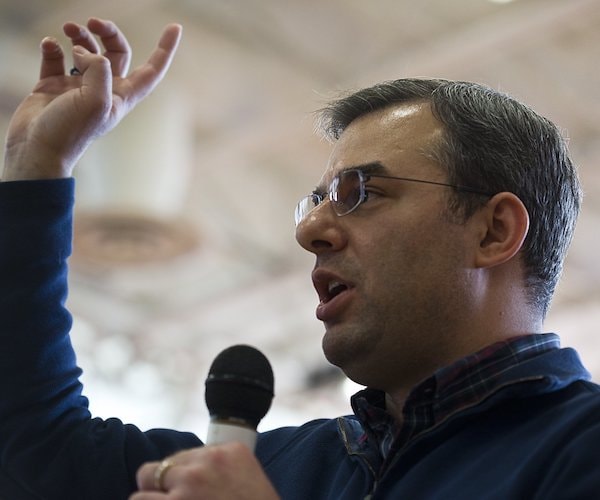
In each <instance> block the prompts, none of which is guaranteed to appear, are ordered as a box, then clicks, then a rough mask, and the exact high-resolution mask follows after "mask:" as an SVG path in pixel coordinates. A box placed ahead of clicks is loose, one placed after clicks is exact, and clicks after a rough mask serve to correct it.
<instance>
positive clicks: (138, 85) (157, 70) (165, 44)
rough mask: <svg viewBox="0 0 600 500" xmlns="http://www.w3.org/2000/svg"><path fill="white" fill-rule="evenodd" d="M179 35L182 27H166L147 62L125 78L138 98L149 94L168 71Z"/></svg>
mask: <svg viewBox="0 0 600 500" xmlns="http://www.w3.org/2000/svg"><path fill="white" fill-rule="evenodd" d="M181 33H182V27H181V25H179V24H169V25H168V26H166V27H165V29H164V30H163V33H162V35H161V37H160V40H159V41H158V46H157V47H156V49H155V50H154V52H152V54H151V55H150V58H149V59H148V61H147V62H146V63H145V64H143V65H141V66H139V67H138V68H136V69H135V70H134V71H133V72H132V73H131V74H130V75H129V77H128V78H127V80H128V81H129V82H130V84H131V86H132V87H133V89H134V91H135V94H136V95H137V96H138V97H139V98H142V97H144V96H146V95H147V94H148V93H150V92H151V91H152V89H153V88H154V87H155V86H156V85H157V84H158V83H159V82H160V80H161V79H162V77H163V76H164V74H165V73H166V72H167V70H168V69H169V66H170V65H171V62H172V60H173V56H174V55H175V52H176V51H177V47H178V46H179V41H180V40H181Z"/></svg>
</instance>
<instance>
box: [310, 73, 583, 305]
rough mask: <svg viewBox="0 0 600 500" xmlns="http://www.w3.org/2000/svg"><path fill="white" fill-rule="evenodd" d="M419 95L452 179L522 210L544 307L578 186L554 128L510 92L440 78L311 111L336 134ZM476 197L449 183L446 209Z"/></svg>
mask: <svg viewBox="0 0 600 500" xmlns="http://www.w3.org/2000/svg"><path fill="white" fill-rule="evenodd" d="M409 101H426V102H429V103H430V105H431V109H432V111H433V114H434V116H435V117H436V118H437V119H438V120H439V121H440V122H441V123H442V125H443V127H444V136H443V138H442V139H441V141H440V143H439V144H438V145H437V148H436V149H437V150H436V151H432V152H431V154H432V155H433V156H434V157H435V159H436V160H437V161H438V162H439V163H440V164H441V165H442V166H444V167H445V168H446V169H447V170H448V176H449V180H450V182H451V183H453V184H457V185H465V186H470V187H472V188H475V189H478V190H481V191H483V192H491V193H499V192H502V191H509V192H511V193H514V194H515V195H517V196H518V197H519V198H520V199H521V201H522V202H523V204H524V205H525V207H526V208H527V211H528V212H529V217H530V227H529V233H528V234H527V238H526V240H525V242H524V244H523V248H522V255H523V263H524V267H525V283H526V286H527V290H528V297H529V300H530V302H531V303H532V304H533V305H534V306H536V307H538V308H539V310H540V312H541V314H542V315H545V314H546V312H547V309H548V307H549V304H550V301H551V299H552V296H553V294H554V290H555V288H556V284H557V283H558V280H559V278H560V274H561V272H562V268H563V261H564V258H565V255H566V252H567V249H568V247H569V244H570V242H571V239H572V236H573V231H574V229H575V223H576V220H577V216H578V214H579V208H580V204H581V188H580V185H579V180H578V177H577V172H576V169H575V167H574V165H573V162H572V161H571V159H570V157H569V153H568V150H567V146H566V142H565V140H564V139H563V137H562V135H561V132H560V130H559V129H558V128H557V127H556V125H554V124H553V123H552V122H551V121H550V120H548V119H546V118H544V117H543V116H540V115H539V114H537V113H536V112H535V111H533V110H532V109H531V108H530V107H528V106H526V105H524V104H522V103H521V102H519V101H517V100H516V99H514V98H512V97H510V96H508V95H506V94H504V93H502V92H498V91H496V90H494V89H492V88H489V87H486V86H484V85H480V84H475V83H471V82H460V81H449V80H441V79H414V78H409V79H400V80H394V81H389V82H383V83H380V84H377V85H375V86H373V87H369V88H366V89H363V90H359V91H357V92H354V93H351V94H349V95H346V96H344V97H341V98H339V99H337V100H335V101H333V102H331V103H330V104H329V105H327V106H326V107H325V108H323V109H321V110H319V112H318V121H317V124H318V127H319V129H320V130H321V132H322V133H323V134H324V135H325V136H326V137H327V138H329V139H331V140H337V139H338V138H339V137H340V135H341V134H342V133H343V131H344V130H345V128H346V127H347V126H348V125H349V124H350V123H351V122H352V121H353V120H355V119H356V118H358V117H360V116H362V115H365V114H368V113H370V112H372V111H375V110H379V109H382V108H385V107H387V106H390V105H394V104H398V103H403V102H409ZM481 202H482V200H481V198H480V197H476V196H471V195H469V194H465V193H462V192H459V191H454V192H453V196H452V201H451V209H452V212H453V213H456V214H459V215H460V216H461V217H462V218H463V220H466V219H467V218H468V217H469V216H470V215H472V214H473V213H474V211H475V210H476V209H477V207H478V206H480V205H481Z"/></svg>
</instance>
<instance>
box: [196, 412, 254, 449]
mask: <svg viewBox="0 0 600 500" xmlns="http://www.w3.org/2000/svg"><path fill="white" fill-rule="evenodd" d="M256 435H257V434H256V429H254V428H252V427H251V426H248V425H244V424H241V423H239V422H232V421H230V420H219V419H214V420H211V421H210V423H209V424H208V432H207V436H206V444H207V445H211V444H224V443H230V442H232V441H239V442H241V443H243V444H245V445H246V446H247V447H248V448H250V449H251V450H252V451H254V447H255V446H256Z"/></svg>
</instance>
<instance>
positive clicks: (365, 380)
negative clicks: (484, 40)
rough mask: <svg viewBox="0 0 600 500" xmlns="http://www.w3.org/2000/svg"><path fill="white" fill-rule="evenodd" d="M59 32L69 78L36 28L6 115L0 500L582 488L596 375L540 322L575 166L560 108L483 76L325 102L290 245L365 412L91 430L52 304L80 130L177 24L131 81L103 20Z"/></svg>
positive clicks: (593, 435) (117, 114) (504, 493)
mask: <svg viewBox="0 0 600 500" xmlns="http://www.w3.org/2000/svg"><path fill="white" fill-rule="evenodd" d="M90 32H91V33H93V34H96V35H98V36H99V37H100V38H101V39H102V41H103V43H104V46H105V48H106V49H107V52H106V54H105V57H103V56H100V55H99V54H98V52H99V47H98V46H97V45H96V42H95V41H94V40H93V37H92V35H91V34H90ZM65 33H66V34H67V35H68V36H69V37H70V38H71V39H72V40H73V43H74V44H76V45H77V46H81V47H82V48H83V50H82V49H80V48H77V47H76V48H75V49H74V61H75V66H76V67H77V69H78V71H77V72H75V73H76V74H75V75H72V76H66V75H65V65H64V61H63V55H62V52H60V50H59V48H58V45H57V44H56V42H54V41H52V40H45V41H44V42H43V44H42V71H41V76H42V79H41V80H40V83H39V84H38V86H37V89H36V91H34V93H33V94H32V95H31V96H29V97H28V98H27V99H26V100H25V101H24V103H23V104H22V105H21V107H20V108H19V110H17V112H16V114H15V117H14V118H13V121H12V123H11V126H10V129H9V134H8V139H7V150H6V162H5V171H4V172H5V173H4V175H3V177H2V180H3V181H13V182H3V183H1V184H0V230H1V231H2V234H3V236H2V244H1V245H0V266H1V269H0V271H1V272H2V276H3V282H2V295H1V297H2V299H1V300H2V303H1V304H2V306H1V308H0V314H1V316H2V318H3V321H4V325H3V326H2V331H1V334H2V335H3V345H4V346H6V349H4V350H3V352H2V355H1V356H2V358H1V363H0V367H1V368H0V369H2V370H3V371H2V373H1V374H0V375H3V376H2V378H1V380H3V381H4V386H3V392H2V393H3V397H2V401H1V402H0V446H1V447H2V448H1V452H2V453H1V455H0V456H1V460H2V462H1V469H0V494H2V495H5V496H7V497H8V498H24V499H25V498H51V499H54V498H61V499H69V498H74V499H75V498H126V497H127V496H128V495H130V494H131V497H130V498H131V499H135V500H144V499H145V500H152V499H161V498H179V499H181V498H186V499H190V500H191V499H196V498H198V499H200V498H227V499H231V498H249V499H256V498H261V499H269V498H277V497H278V496H279V497H281V498H284V499H288V498H298V499H307V498H310V499H317V498H330V499H334V498H335V499H340V498H357V499H358V498H374V499H375V498H411V499H455V498H456V499H471V498H477V499H485V498H489V499H513V498H522V499H544V500H546V499H567V498H573V499H575V498H577V499H586V498H594V497H595V495H596V494H597V491H600V489H599V488H600V474H598V470H597V469H598V465H597V464H598V463H599V461H598V459H599V458H600V456H599V455H600V452H598V451H597V449H598V448H597V443H598V440H599V438H600V422H599V420H598V418H597V415H598V411H599V410H600V396H598V392H599V391H598V386H596V385H595V384H592V383H591V382H589V381H588V379H589V374H588V373H587V372H586V370H585V369H584V368H583V367H582V366H581V363H580V362H579V359H578V356H577V354H576V353H575V352H574V351H572V350H570V349H559V347H558V338H557V337H556V336H555V335H553V334H542V333H540V332H541V331H542V323H543V319H544V316H545V314H546V311H547V308H548V305H549V302H550V299H551V297H552V293H553V291H554V288H555V285H556V283H557V280H558V278H559V275H560V271H561V268H562V261H563V258H564V254H565V252H566V250H567V247H568V244H569V242H570V239H571V236H572V232H573V228H574V224H575V219H576V216H577V212H578V209H579V198H580V193H579V186H578V181H577V177H576V174H575V171H574V168H573V166H572V164H571V161H570V159H569V157H568V155H567V151H566V147H565V145H564V142H563V141H562V139H561V138H560V135H559V134H558V131H557V130H556V128H555V127H554V126H553V125H552V124H551V123H550V122H548V121H547V120H545V119H544V118H542V117H540V116H538V115H536V114H535V113H533V111H531V110H530V109H528V108H527V107H525V106H523V105H522V104H519V103H517V102H516V101H514V100H513V99H510V98H509V97H507V96H504V95H502V94H499V93H497V92H494V91H492V90H490V89H487V88H484V87H481V86H478V85H474V84H467V83H456V82H446V81H441V80H398V81H396V82H389V83H385V84H381V85H378V86H375V87H373V88H370V89H365V90H363V91H360V92H358V93H357V94H354V95H352V96H350V97H348V98H345V99H342V100H340V101H338V102H336V103H334V104H332V105H331V106H330V107H328V108H327V109H325V110H324V111H323V112H322V121H323V127H324V129H325V131H326V132H327V133H328V134H329V136H330V137H332V138H333V139H334V140H335V144H334V147H333V151H332V154H331V157H330V160H329V163H328V165H327V168H326V170H325V173H324V175H323V177H322V179H321V181H320V183H319V185H318V186H317V188H316V189H315V191H314V192H313V193H311V194H310V195H309V196H307V197H306V198H305V199H303V200H301V202H300V203H299V204H298V207H297V210H296V222H297V239H298V242H299V243H300V244H301V245H302V246H303V247H304V248H305V249H307V250H308V251H310V252H312V253H314V254H315V258H316V262H315V268H314V271H313V281H314V285H315V288H316V290H317V293H318V296H319V299H320V303H319V305H318V307H317V317H318V318H319V319H320V320H321V321H322V322H323V324H324V325H325V335H324V337H323V350H324V353H325V356H326V357H327V359H328V360H329V361H330V362H332V363H333V364H335V365H337V366H339V367H341V368H342V369H343V370H344V372H345V373H346V374H347V375H348V376H349V377H350V378H352V379H353V380H355V381H357V382H359V383H361V384H364V385H366V386H368V389H366V390H365V391H361V392H360V393H358V394H357V395H355V396H354V398H353V408H354V411H355V415H353V416H349V417H341V418H339V419H335V420H317V421H312V422H308V423H307V424H305V425H303V426H301V427H299V428H285V429H276V430H273V431H270V432H266V433H263V434H261V435H260V436H259V438H258V443H257V449H256V456H254V455H253V454H252V453H250V451H249V450H247V449H246V448H244V447H243V445H241V444H236V443H232V444H228V445H220V446H209V447H200V445H201V443H200V441H199V440H198V438H196V437H195V436H192V435H189V434H184V433H176V432H175V431H167V430H154V431H149V432H146V433H143V432H141V431H139V430H138V429H137V428H135V427H133V426H126V425H123V424H122V423H121V422H120V421H118V420H115V419H111V420H108V421H101V420H99V419H94V420H90V416H89V413H88V411H87V407H86V401H85V399H84V398H83V397H82V396H81V387H80V385H79V383H78V382H77V377H78V375H79V371H78V369H77V367H76V365H75V361H74V355H73V352H72V349H71V347H70V344H69V340H68V328H69V317H68V313H67V312H66V311H65V310H64V309H63V308H62V301H63V300H64V296H65V293H66V267H65V263H64V260H65V258H66V256H67V255H68V252H69V245H70V227H71V226H70V213H71V212H70V211H71V208H72V199H71V197H72V188H73V182H72V180H71V179H69V177H70V175H71V170H72V168H73V166H74V164H75V162H76V161H77V159H78V158H79V157H80V155H81V154H82V153H83V150H84V149H85V147H86V146H87V145H88V144H89V142H90V141H91V140H92V139H93V138H95V137H96V136H98V135H99V134H101V133H104V132H106V131H107V130H109V129H110V128H112V127H113V126H114V125H116V123H117V122H118V120H119V119H120V118H121V117H122V116H123V115H124V114H125V113H126V112H128V111H129V110H130V109H131V108H132V107H133V105H134V104H135V103H136V102H137V101H138V100H139V99H140V98H141V97H143V96H144V95H146V94H147V93H148V92H149V90H150V89H151V88H152V87H153V86H154V85H156V84H157V83H158V81H159V80H160V78H161V77H162V75H163V74H164V73H165V71H166V69H167V67H168V65H169V62H170V60H171V57H172V56H173V54H174V52H175V48H176V45H177V41H178V39H179V35H180V28H179V27H178V26H175V25H173V26H169V27H167V28H166V30H165V32H164V33H163V36H162V38H161V41H160V42H159V48H158V49H157V50H156V51H155V52H154V53H153V55H152V56H151V58H150V60H149V63H148V64H147V65H145V66H142V67H141V68H139V69H138V70H136V71H134V72H133V73H131V75H129V76H126V74H127V66H128V61H129V57H130V51H129V47H128V45H127V42H126V40H125V38H124V37H123V35H122V34H121V33H120V32H119V31H118V30H117V28H116V27H115V26H114V25H113V24H112V23H110V22H106V21H101V20H98V19H93V20H91V21H90V22H89V23H88V28H87V29H86V28H85V27H81V26H77V25H74V24H67V25H65ZM77 73H80V74H81V75H80V74H77ZM111 74H112V78H111ZM91 89H94V91H93V92H91ZM73 122H75V123H73ZM50 125H52V126H50ZM24 180H28V181H29V182H23V181H24ZM4 235H7V236H4ZM4 276H7V277H8V278H7V279H6V280H4ZM8 377H13V379H14V378H15V377H16V378H17V382H16V383H15V382H12V383H11V385H10V386H9V385H8V384H7V380H8ZM5 386H6V387H5ZM180 450H185V451H180ZM165 457H167V458H166V459H165ZM144 462H147V463H146V464H145V465H143V466H142V467H141V468H139V466H140V465H141V464H142V463H144ZM138 468H139V470H138ZM136 470H137V471H138V472H137V476H136ZM136 482H137V484H136ZM136 487H137V488H139V490H140V491H139V492H137V493H133V491H134V490H135V489H136Z"/></svg>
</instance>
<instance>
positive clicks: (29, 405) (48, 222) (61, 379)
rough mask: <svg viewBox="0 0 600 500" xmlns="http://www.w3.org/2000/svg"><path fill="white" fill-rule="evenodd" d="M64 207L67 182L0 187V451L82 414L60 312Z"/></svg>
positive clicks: (68, 199)
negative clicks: (71, 411) (57, 419)
mask: <svg viewBox="0 0 600 500" xmlns="http://www.w3.org/2000/svg"><path fill="white" fill-rule="evenodd" d="M72 203H73V181H72V180H62V181H38V182H25V183H23V182H14V183H2V184H0V276H1V280H0V317H1V318H2V321H1V323H0V342H1V344H2V348H1V349H0V387H1V393H2V398H0V446H4V447H10V445H11V443H15V444H16V443H20V444H21V445H22V444H23V443H22V439H23V436H22V435H21V434H22V433H24V432H25V433H27V435H28V436H33V435H34V434H35V432H44V426H47V425H50V419H51V418H53V416H55V415H56V414H57V410H58V413H60V412H62V413H63V415H64V413H65V410H67V408H68V407H71V408H76V409H77V411H79V412H83V413H84V414H87V409H86V407H85V401H84V400H83V399H82V398H81V396H80V386H79V383H78V381H77V377H78V375H79V370H78V368H77V366H76V364H75V355H74V353H73V350H72V348H71V344H70V340H69V330H70V327H71V317H70V315H69V313H68V312H67V311H66V309H65V308H64V301H65V299H66V294H67V268H66V259H67V257H68V256H69V253H70V249H71V208H72ZM59 407H60V408H59ZM67 411H68V410H67ZM81 417H82V415H80V416H79V418H81ZM25 421H28V424H27V425H25V423H24V422H25ZM3 451H4V452H6V451H7V450H6V448H5V449H4V450H3Z"/></svg>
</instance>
